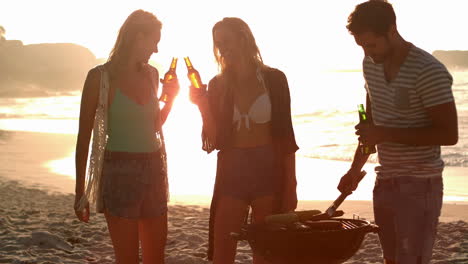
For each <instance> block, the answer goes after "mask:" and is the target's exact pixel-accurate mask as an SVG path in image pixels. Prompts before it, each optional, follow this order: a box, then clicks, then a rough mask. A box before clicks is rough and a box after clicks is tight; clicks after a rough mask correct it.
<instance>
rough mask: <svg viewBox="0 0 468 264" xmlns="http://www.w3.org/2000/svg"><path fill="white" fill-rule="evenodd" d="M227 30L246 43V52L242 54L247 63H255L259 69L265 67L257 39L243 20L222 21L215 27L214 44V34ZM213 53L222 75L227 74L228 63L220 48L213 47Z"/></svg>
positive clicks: (230, 18)
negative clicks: (220, 30)
mask: <svg viewBox="0 0 468 264" xmlns="http://www.w3.org/2000/svg"><path fill="white" fill-rule="evenodd" d="M219 29H225V30H228V31H230V32H233V33H234V34H235V35H236V36H237V39H238V40H239V41H240V40H241V39H243V40H244V41H245V50H244V52H243V54H242V56H243V57H244V58H243V59H244V60H245V61H248V62H251V63H254V64H255V65H256V66H257V68H259V67H260V68H261V67H263V66H264V64H263V59H262V56H261V55H260V50H259V49H258V46H257V43H256V41H255V38H254V36H253V34H252V31H251V30H250V28H249V26H248V25H247V23H245V22H244V21H243V20H242V19H240V18H237V17H225V18H223V19H222V20H221V21H219V22H217V23H216V24H215V25H214V26H213V30H212V35H213V43H214V34H215V31H216V30H219ZM213 53H214V56H215V58H216V62H217V63H218V66H219V67H220V69H221V73H225V72H226V70H228V69H227V67H226V63H225V62H224V58H223V57H222V56H221V54H220V52H219V49H218V47H216V45H213Z"/></svg>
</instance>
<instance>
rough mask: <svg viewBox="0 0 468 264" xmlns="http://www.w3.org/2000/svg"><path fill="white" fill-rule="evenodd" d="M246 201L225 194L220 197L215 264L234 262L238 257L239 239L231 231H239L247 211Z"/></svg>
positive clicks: (215, 233)
mask: <svg viewBox="0 0 468 264" xmlns="http://www.w3.org/2000/svg"><path fill="white" fill-rule="evenodd" d="M247 206H248V204H247V203H246V202H245V201H242V200H238V199H235V198H231V197H228V196H223V197H220V198H219V201H218V204H217V208H216V215H215V225H214V252H213V264H232V263H234V259H235V257H236V248H237V240H235V239H233V238H232V237H231V235H230V234H231V232H239V231H240V229H241V227H242V224H243V222H244V219H245V217H246V213H247V211H246V210H247Z"/></svg>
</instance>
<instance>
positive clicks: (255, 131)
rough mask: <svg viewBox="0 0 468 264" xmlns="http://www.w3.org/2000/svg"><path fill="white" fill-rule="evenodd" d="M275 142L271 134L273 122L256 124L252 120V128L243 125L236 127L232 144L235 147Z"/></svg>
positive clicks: (248, 146)
mask: <svg viewBox="0 0 468 264" xmlns="http://www.w3.org/2000/svg"><path fill="white" fill-rule="evenodd" d="M272 142H273V140H272V136H271V122H268V123H265V124H256V123H254V122H250V129H247V128H245V127H241V128H240V129H239V130H237V128H234V131H233V136H232V146H233V147H235V148H251V147H257V146H263V145H268V144H271V143H272Z"/></svg>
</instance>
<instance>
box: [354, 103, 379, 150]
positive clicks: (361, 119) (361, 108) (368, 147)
mask: <svg viewBox="0 0 468 264" xmlns="http://www.w3.org/2000/svg"><path fill="white" fill-rule="evenodd" d="M358 112H359V123H362V124H366V123H369V119H368V117H367V114H366V110H365V109H364V105H363V104H359V105H358ZM359 149H360V150H361V153H362V154H365V155H369V154H372V153H375V152H376V149H375V145H366V144H363V143H362V142H359Z"/></svg>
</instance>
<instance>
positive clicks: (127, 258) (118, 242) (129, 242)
mask: <svg viewBox="0 0 468 264" xmlns="http://www.w3.org/2000/svg"><path fill="white" fill-rule="evenodd" d="M104 215H105V217H106V221H107V227H108V229H109V234H110V237H111V240H112V245H113V246H114V253H115V261H116V263H117V264H138V263H139V259H138V249H139V245H138V222H137V220H131V219H126V218H122V217H118V216H114V215H112V214H110V213H109V212H105V213H104Z"/></svg>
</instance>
